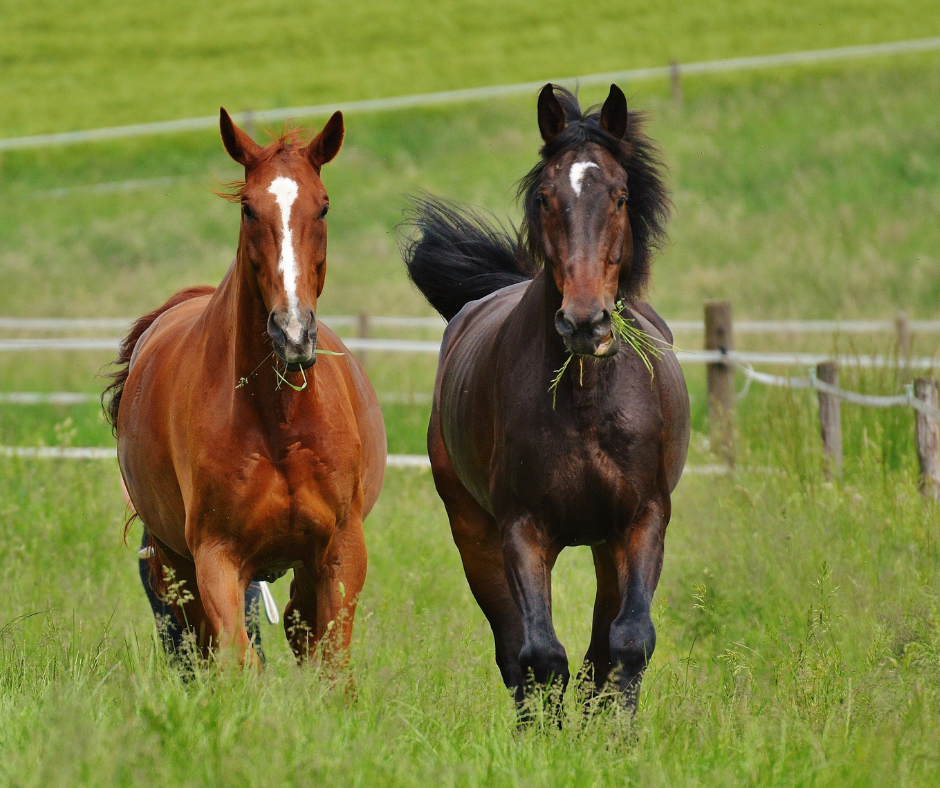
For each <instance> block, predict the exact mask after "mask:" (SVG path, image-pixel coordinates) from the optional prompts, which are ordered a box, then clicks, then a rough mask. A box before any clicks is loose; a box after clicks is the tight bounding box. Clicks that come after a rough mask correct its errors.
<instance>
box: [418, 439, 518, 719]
mask: <svg viewBox="0 0 940 788" xmlns="http://www.w3.org/2000/svg"><path fill="white" fill-rule="evenodd" d="M441 453H443V446H441V447H440V450H439V451H438V452H435V453H432V464H433V467H434V482H435V485H436V486H437V491H438V494H439V495H440V496H441V499H442V500H443V501H444V507H445V508H446V509H447V516H448V518H449V519H450V528H451V532H452V533H453V535H454V542H455V543H456V545H457V549H458V550H459V551H460V559H461V561H463V568H464V573H465V574H466V576H467V582H468V583H469V584H470V591H471V592H472V593H473V597H474V599H476V601H477V604H478V605H479V606H480V609H481V610H482V611H483V615H485V616H486V619H487V621H489V623H490V627H491V628H492V630H493V639H494V640H495V644H496V664H497V666H498V667H499V672H500V673H501V674H502V677H503V682H504V683H505V684H506V686H507V687H509V689H511V690H513V691H514V692H515V696H516V700H517V702H521V700H522V697H523V696H522V691H523V681H522V669H521V668H520V666H519V653H520V651H521V650H522V617H521V616H520V615H519V609H518V608H517V607H516V603H515V601H514V600H513V598H512V592H511V591H510V589H509V582H508V580H507V579H506V570H505V569H504V567H503V546H502V541H501V540H500V535H499V528H498V526H497V525H496V521H495V520H494V519H493V518H492V517H491V516H490V514H489V513H488V512H487V511H486V510H485V509H484V508H483V507H482V506H480V504H478V503H477V502H476V501H475V500H474V499H473V496H471V495H470V493H469V492H467V489H466V488H465V487H464V486H463V484H461V482H460V480H459V479H458V478H457V475H456V473H454V470H453V468H452V467H451V465H450V462H449V460H448V459H447V457H446V454H445V455H443V456H441Z"/></svg>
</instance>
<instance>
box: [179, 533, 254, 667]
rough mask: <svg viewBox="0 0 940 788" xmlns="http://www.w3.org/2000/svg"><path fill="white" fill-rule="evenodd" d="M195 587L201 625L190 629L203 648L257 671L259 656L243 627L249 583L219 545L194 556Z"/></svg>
mask: <svg viewBox="0 0 940 788" xmlns="http://www.w3.org/2000/svg"><path fill="white" fill-rule="evenodd" d="M194 558H195V562H196V585H197V587H198V591H199V600H200V602H201V603H202V609H203V611H204V624H203V622H199V623H195V622H194V625H193V629H194V630H195V633H196V638H197V641H198V642H199V644H200V645H201V646H202V647H203V648H204V649H205V648H215V649H220V650H221V652H222V653H223V654H224V653H231V654H233V655H234V656H235V658H236V659H237V660H238V662H239V663H240V664H241V663H244V662H250V663H252V664H253V665H254V666H255V667H258V668H260V667H261V662H260V659H259V657H258V655H257V654H256V653H255V652H254V649H252V647H251V640H250V639H249V637H248V630H247V629H246V626H245V602H244V600H245V591H246V589H247V588H248V579H246V578H242V577H241V572H240V570H239V566H238V563H237V561H236V560H235V558H234V556H232V555H230V554H229V552H228V550H226V549H224V548H223V547H222V546H220V545H205V546H203V547H201V548H200V549H198V550H197V551H196V552H195V554H194Z"/></svg>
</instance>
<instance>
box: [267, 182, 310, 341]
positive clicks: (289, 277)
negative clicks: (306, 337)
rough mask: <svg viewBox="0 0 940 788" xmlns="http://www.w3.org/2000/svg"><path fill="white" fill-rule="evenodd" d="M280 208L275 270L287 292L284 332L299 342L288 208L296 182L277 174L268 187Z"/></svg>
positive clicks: (298, 313) (298, 317)
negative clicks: (279, 274) (278, 258)
mask: <svg viewBox="0 0 940 788" xmlns="http://www.w3.org/2000/svg"><path fill="white" fill-rule="evenodd" d="M268 192H269V193H270V194H273V195H274V199H275V200H276V201H277V205H278V207H279V208H280V209H281V259H280V260H279V261H278V264H277V270H278V271H280V272H281V276H283V277H284V290H285V291H286V292H287V326H286V327H285V328H284V333H285V334H287V338H288V339H289V340H290V341H291V342H299V341H300V334H301V330H302V328H303V327H302V326H301V324H300V308H299V305H298V302H297V258H296V257H295V256H294V238H293V235H292V234H291V231H290V210H291V206H293V204H294V200H296V199H297V184H296V183H295V182H294V181H292V180H291V179H290V178H285V177H283V176H278V177H277V178H275V179H274V180H273V181H272V182H271V185H270V186H269V187H268Z"/></svg>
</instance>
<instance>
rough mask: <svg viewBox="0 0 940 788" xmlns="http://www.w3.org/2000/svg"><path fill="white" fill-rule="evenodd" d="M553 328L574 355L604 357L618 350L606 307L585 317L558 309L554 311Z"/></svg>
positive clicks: (618, 343) (617, 341)
mask: <svg viewBox="0 0 940 788" xmlns="http://www.w3.org/2000/svg"><path fill="white" fill-rule="evenodd" d="M555 328H556V329H557V331H558V333H559V334H560V335H561V338H562V339H563V340H564V342H565V347H566V348H568V350H569V351H571V352H572V353H574V354H576V355H579V356H598V357H601V358H606V357H607V356H613V355H615V354H616V353H617V351H618V350H620V340H619V339H618V337H617V334H616V333H615V332H614V330H613V325H612V323H611V320H610V312H608V311H607V310H606V309H598V310H597V311H595V312H593V313H592V314H591V315H589V316H587V317H575V316H573V315H572V314H571V313H570V312H568V311H567V310H565V309H559V310H558V311H557V312H556V313H555Z"/></svg>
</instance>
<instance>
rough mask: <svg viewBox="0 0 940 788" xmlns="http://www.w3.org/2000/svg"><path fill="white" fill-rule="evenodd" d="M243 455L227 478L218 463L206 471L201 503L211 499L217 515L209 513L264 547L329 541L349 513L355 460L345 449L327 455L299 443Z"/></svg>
mask: <svg viewBox="0 0 940 788" xmlns="http://www.w3.org/2000/svg"><path fill="white" fill-rule="evenodd" d="M243 457H244V459H243V460H242V461H241V462H240V463H237V464H234V470H231V471H229V478H228V479H226V480H225V483H224V484H221V485H220V484H219V481H220V480H221V478H222V477H221V475H220V474H221V473H222V472H221V470H220V469H219V468H212V467H207V468H205V469H204V473H203V474H202V479H203V481H204V487H203V491H204V495H203V496H200V497H201V498H202V500H203V505H204V506H208V505H210V504H211V505H212V507H213V509H214V510H215V512H217V513H218V515H219V516H217V517H212V518H208V519H212V520H214V521H215V522H214V526H213V527H215V528H221V529H222V530H224V531H229V533H228V534H227V535H228V536H230V537H232V538H237V539H239V540H243V541H245V542H246V543H255V544H258V545H262V546H263V549H264V551H265V552H273V553H296V552H298V551H301V552H302V551H303V550H304V549H305V546H308V545H311V544H313V543H316V542H322V541H328V540H329V538H330V536H331V535H332V533H333V529H334V527H335V526H336V523H337V522H341V521H342V520H344V519H345V518H346V516H347V515H348V513H349V508H350V504H351V502H352V500H353V497H354V495H355V490H356V473H355V463H354V462H352V461H351V460H350V459H349V458H346V457H344V456H343V455H342V454H340V456H336V455H335V454H334V456H332V457H329V456H326V457H325V456H322V455H320V454H319V453H317V452H315V451H312V450H310V449H309V448H307V447H304V446H303V445H300V444H297V445H293V446H290V447H288V450H287V451H286V452H285V453H284V455H283V456H281V457H278V458H273V459H272V458H271V457H270V456H269V455H267V454H266V453H264V452H262V451H259V450H252V451H246V452H245V453H244V455H243ZM347 460H349V461H347ZM229 466H230V467H233V464H232V463H231V459H229Z"/></svg>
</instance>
